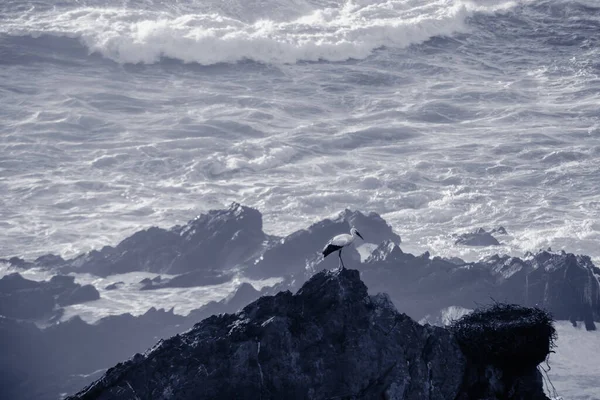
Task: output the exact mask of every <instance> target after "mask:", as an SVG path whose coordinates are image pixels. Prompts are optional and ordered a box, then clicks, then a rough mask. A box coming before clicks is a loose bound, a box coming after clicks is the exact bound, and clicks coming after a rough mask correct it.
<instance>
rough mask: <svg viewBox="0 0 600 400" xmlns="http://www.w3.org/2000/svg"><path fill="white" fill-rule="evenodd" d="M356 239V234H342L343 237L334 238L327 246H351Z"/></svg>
mask: <svg viewBox="0 0 600 400" xmlns="http://www.w3.org/2000/svg"><path fill="white" fill-rule="evenodd" d="M354 239H356V234H354V235H349V234H347V233H342V234H341V235H337V236H334V237H333V238H332V239H331V240H330V241H329V243H327V244H332V245H334V246H342V247H346V246H348V245H351V244H352V243H353V242H354Z"/></svg>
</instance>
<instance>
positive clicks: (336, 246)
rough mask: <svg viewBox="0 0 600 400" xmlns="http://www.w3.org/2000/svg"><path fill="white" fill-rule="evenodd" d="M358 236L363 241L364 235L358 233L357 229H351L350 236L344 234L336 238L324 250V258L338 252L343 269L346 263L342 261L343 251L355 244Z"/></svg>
mask: <svg viewBox="0 0 600 400" xmlns="http://www.w3.org/2000/svg"><path fill="white" fill-rule="evenodd" d="M357 236H358V237H359V238H361V239H363V237H362V235H361V234H360V233H358V231H357V230H356V229H355V228H352V229H350V234H347V233H342V234H341V235H337V236H334V237H333V238H332V239H331V240H330V241H329V242H327V244H326V245H325V248H324V249H323V257H327V256H328V255H329V254H331V253H333V252H334V251H337V252H338V255H339V257H340V265H341V267H342V269H343V268H344V262H343V261H342V249H343V248H344V247H346V246H349V245H351V244H352V243H354V240H356V237H357ZM363 240H364V239H363Z"/></svg>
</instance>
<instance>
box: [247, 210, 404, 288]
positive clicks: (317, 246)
mask: <svg viewBox="0 0 600 400" xmlns="http://www.w3.org/2000/svg"><path fill="white" fill-rule="evenodd" d="M353 226H354V227H356V228H357V229H358V230H359V231H360V233H361V234H362V235H363V237H364V238H365V242H368V243H381V242H383V241H386V240H389V241H391V242H394V243H397V244H398V243H400V242H401V238H400V236H399V235H397V234H396V233H394V231H393V230H392V228H391V227H390V226H389V225H388V224H387V223H386V222H385V220H384V219H383V218H381V217H380V216H379V215H378V214H377V213H374V212H372V213H369V214H367V215H365V214H363V213H361V212H360V211H350V210H347V209H346V210H344V211H343V212H341V213H340V214H339V215H338V216H337V217H336V218H334V219H325V220H322V221H320V222H317V223H315V224H313V225H311V226H310V227H308V228H307V229H301V230H299V231H296V232H294V233H292V234H291V235H288V236H286V237H285V238H278V239H277V240H275V241H273V243H272V244H271V245H270V246H269V248H268V249H267V250H266V251H265V252H264V253H262V254H261V255H260V257H259V258H257V259H256V260H253V262H251V263H250V265H249V267H248V269H247V270H246V272H247V273H248V274H250V275H252V276H257V277H270V276H283V275H287V274H298V273H300V274H303V275H305V278H304V279H306V277H308V276H310V275H312V274H313V273H314V272H316V271H315V270H314V269H315V268H316V266H317V264H318V263H319V261H321V260H322V255H321V250H322V248H323V246H325V244H326V243H327V241H329V239H331V238H332V237H333V236H335V235H339V234H340V233H348V232H350V228H351V227H353ZM361 242H362V241H361ZM359 244H360V243H359ZM344 259H345V260H354V261H355V262H360V255H359V254H358V252H357V251H356V249H355V248H354V247H353V246H350V247H348V248H346V249H344ZM334 261H335V260H334ZM334 261H332V262H334Z"/></svg>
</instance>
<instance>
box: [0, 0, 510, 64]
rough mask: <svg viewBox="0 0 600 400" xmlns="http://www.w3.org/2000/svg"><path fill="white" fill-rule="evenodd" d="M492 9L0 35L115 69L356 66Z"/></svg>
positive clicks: (29, 23)
mask: <svg viewBox="0 0 600 400" xmlns="http://www.w3.org/2000/svg"><path fill="white" fill-rule="evenodd" d="M503 4H504V6H506V5H510V4H512V2H507V3H503ZM494 7H495V8H491V7H486V6H482V5H480V4H479V5H477V4H474V3H467V2H463V1H459V0H456V1H453V0H437V1H427V0H390V1H366V0H361V1H359V2H346V3H343V4H340V5H339V6H337V7H329V8H322V9H316V10H314V11H312V12H310V13H308V14H306V15H304V16H301V17H298V18H295V19H292V20H289V21H275V20H270V19H262V20H256V21H251V22H245V21H243V20H240V19H236V18H232V17H228V16H225V15H223V14H220V13H214V12H209V13H187V14H184V15H175V14H174V13H172V12H165V11H148V10H131V9H116V8H113V9H100V8H80V9H75V10H71V11H62V12H61V11H47V12H42V13H28V14H25V15H23V16H21V17H19V18H16V19H14V20H13V21H12V22H10V23H8V24H6V25H5V26H4V27H3V28H0V31H3V33H8V34H10V35H18V36H25V35H27V36H34V37H37V36H41V35H55V36H66V37H71V38H78V39H79V40H80V41H81V42H82V43H83V44H84V45H85V46H86V47H87V48H88V49H89V51H90V52H92V53H99V54H101V55H102V56H104V57H106V58H109V59H111V60H114V61H116V62H118V63H147V64H150V63H156V62H158V61H160V60H161V58H172V59H178V60H181V61H183V62H194V63H199V64H203V65H210V64H217V63H234V62H238V61H242V60H252V61H256V62H260V63H269V64H281V63H296V62H298V61H344V60H348V59H363V58H365V57H367V56H368V55H369V54H371V52H372V51H373V50H375V49H377V48H381V47H406V46H409V45H411V44H416V43H421V42H423V41H426V40H428V39H430V38H432V37H434V36H445V35H451V34H453V33H456V32H463V31H465V30H466V29H467V25H466V19H467V17H468V16H469V15H471V13H473V12H482V11H494V10H495V9H498V8H502V6H498V4H497V3H495V6H494Z"/></svg>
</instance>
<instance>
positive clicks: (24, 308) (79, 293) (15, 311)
mask: <svg viewBox="0 0 600 400" xmlns="http://www.w3.org/2000/svg"><path fill="white" fill-rule="evenodd" d="M99 298H100V293H98V291H97V290H96V288H95V287H94V286H92V285H83V286H82V285H80V284H78V283H75V278H74V277H72V276H62V275H57V276H54V277H52V278H51V279H50V280H49V281H41V282H37V281H32V280H29V279H25V278H23V277H22V276H21V275H20V274H19V273H13V274H10V275H6V276H4V277H3V278H2V279H0V315H3V316H5V317H11V318H17V319H38V318H43V317H49V316H50V314H51V313H53V312H54V311H56V308H57V307H59V306H67V305H71V304H79V303H84V302H86V301H92V300H97V299H99Z"/></svg>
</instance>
